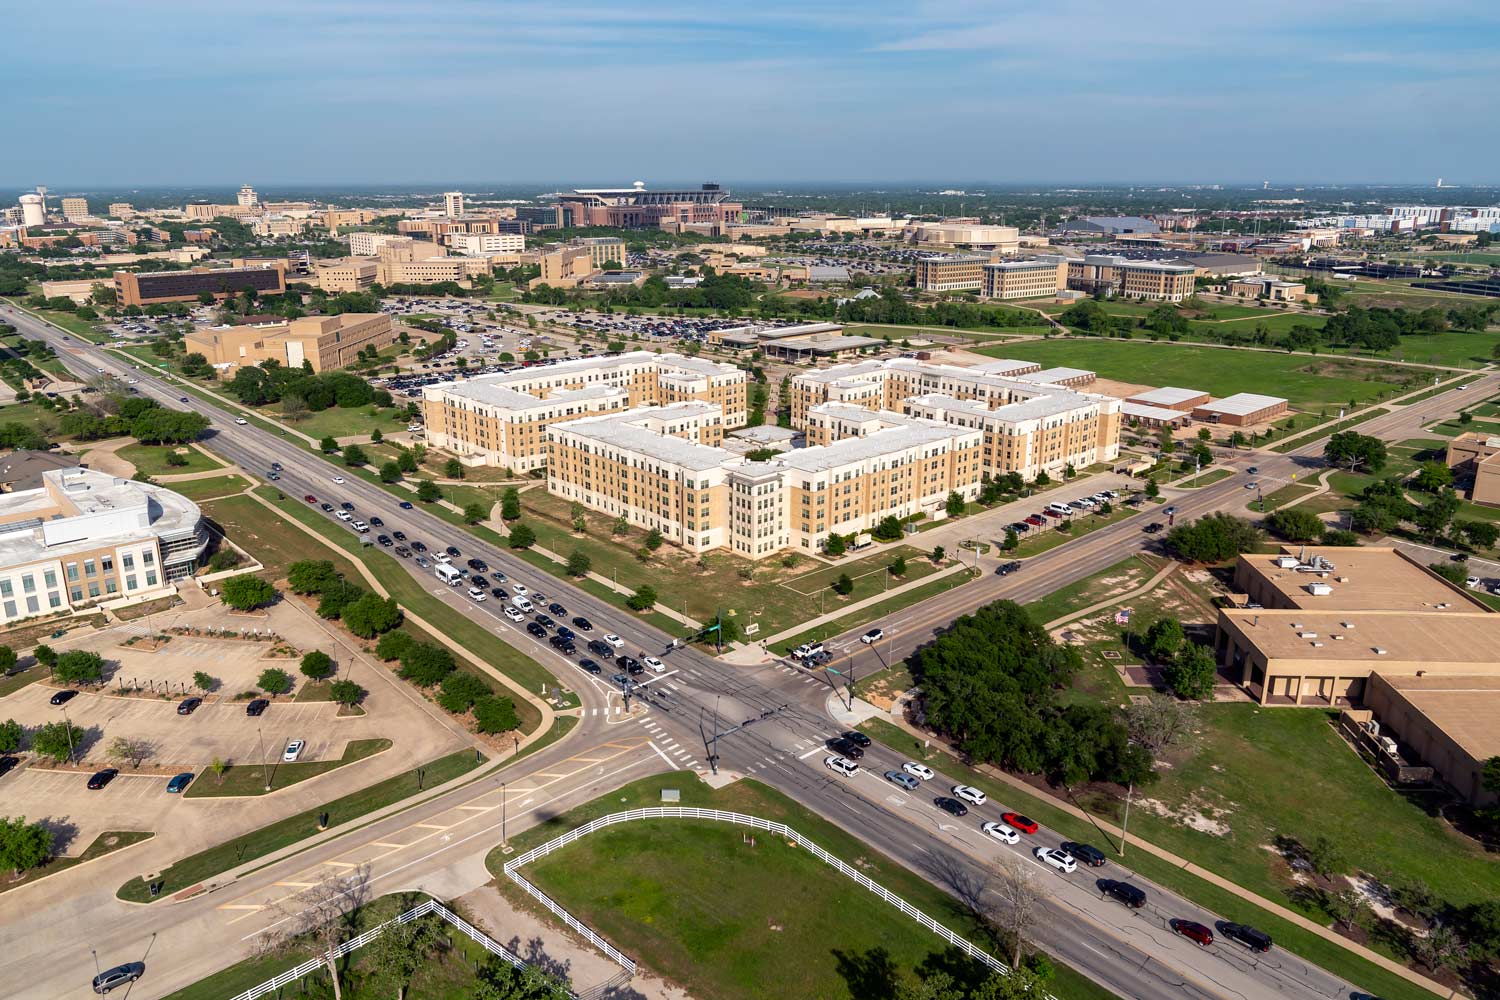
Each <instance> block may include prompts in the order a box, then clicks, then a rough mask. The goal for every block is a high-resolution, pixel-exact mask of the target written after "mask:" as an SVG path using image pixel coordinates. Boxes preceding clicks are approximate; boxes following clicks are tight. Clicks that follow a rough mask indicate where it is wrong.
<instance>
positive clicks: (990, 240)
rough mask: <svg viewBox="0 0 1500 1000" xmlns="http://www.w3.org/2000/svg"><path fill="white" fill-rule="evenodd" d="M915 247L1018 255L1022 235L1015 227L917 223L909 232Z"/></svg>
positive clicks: (957, 223)
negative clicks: (948, 248) (929, 246)
mask: <svg viewBox="0 0 1500 1000" xmlns="http://www.w3.org/2000/svg"><path fill="white" fill-rule="evenodd" d="M908 233H909V237H910V239H911V240H912V241H913V242H915V243H923V244H928V245H931V246H944V247H952V248H953V249H964V250H987V251H990V252H992V253H996V254H1009V253H1015V252H1016V251H1017V250H1019V249H1020V248H1021V232H1020V230H1018V229H1017V228H1016V227H1015V226H984V225H980V224H978V223H974V222H918V223H915V224H913V225H912V226H911V228H910V229H909V230H908Z"/></svg>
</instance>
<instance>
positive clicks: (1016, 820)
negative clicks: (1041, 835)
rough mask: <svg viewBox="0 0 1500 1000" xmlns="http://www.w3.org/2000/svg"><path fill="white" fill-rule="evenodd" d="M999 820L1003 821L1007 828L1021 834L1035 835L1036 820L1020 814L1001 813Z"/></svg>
mask: <svg viewBox="0 0 1500 1000" xmlns="http://www.w3.org/2000/svg"><path fill="white" fill-rule="evenodd" d="M1000 818H1001V819H1003V820H1005V822H1006V824H1007V825H1008V826H1011V827H1014V828H1015V829H1017V830H1020V831H1021V832H1022V833H1036V820H1034V819H1032V818H1030V817H1029V816H1022V815H1021V814H1020V813H1001V814H1000Z"/></svg>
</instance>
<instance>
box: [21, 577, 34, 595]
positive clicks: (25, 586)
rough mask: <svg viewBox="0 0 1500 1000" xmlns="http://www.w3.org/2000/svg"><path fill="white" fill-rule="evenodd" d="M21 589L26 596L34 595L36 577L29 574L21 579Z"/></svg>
mask: <svg viewBox="0 0 1500 1000" xmlns="http://www.w3.org/2000/svg"><path fill="white" fill-rule="evenodd" d="M21 589H22V590H24V591H26V593H28V594H34V593H36V577H35V576H34V575H33V574H31V573H27V574H26V575H25V576H23V577H21Z"/></svg>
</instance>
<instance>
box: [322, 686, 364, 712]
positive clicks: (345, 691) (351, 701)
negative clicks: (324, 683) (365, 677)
mask: <svg viewBox="0 0 1500 1000" xmlns="http://www.w3.org/2000/svg"><path fill="white" fill-rule="evenodd" d="M328 694H329V697H331V698H332V699H333V700H334V701H336V702H338V703H339V704H340V705H348V706H354V705H358V704H359V703H360V702H361V701H363V700H364V697H365V689H364V688H362V687H360V686H359V685H358V684H356V683H355V682H354V681H351V680H342V681H334V682H333V683H332V684H330V685H328Z"/></svg>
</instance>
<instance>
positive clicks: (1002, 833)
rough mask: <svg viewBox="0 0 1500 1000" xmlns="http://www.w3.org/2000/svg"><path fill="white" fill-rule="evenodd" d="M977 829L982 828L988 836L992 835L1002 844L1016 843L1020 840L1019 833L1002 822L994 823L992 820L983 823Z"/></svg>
mask: <svg viewBox="0 0 1500 1000" xmlns="http://www.w3.org/2000/svg"><path fill="white" fill-rule="evenodd" d="M979 829H981V830H983V831H984V832H985V833H986V834H988V835H989V836H991V837H994V838H995V839H996V840H998V841H1000V842H1001V843H1002V844H1018V843H1020V842H1021V835H1020V834H1019V833H1017V832H1016V831H1014V830H1012V829H1011V828H1010V827H1008V826H1006V825H1005V824H1004V823H995V822H993V821H992V822H989V823H986V824H984V825H983V826H981V827H980V828H979Z"/></svg>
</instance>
